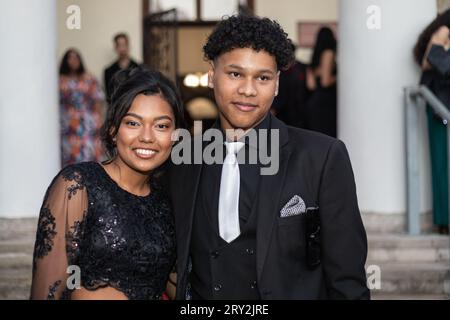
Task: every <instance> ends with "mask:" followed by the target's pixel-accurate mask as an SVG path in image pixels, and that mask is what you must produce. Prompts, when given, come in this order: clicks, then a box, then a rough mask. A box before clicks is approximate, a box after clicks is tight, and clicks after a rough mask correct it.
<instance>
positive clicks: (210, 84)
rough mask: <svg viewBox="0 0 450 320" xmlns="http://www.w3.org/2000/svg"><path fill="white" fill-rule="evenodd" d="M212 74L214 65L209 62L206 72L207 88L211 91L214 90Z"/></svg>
mask: <svg viewBox="0 0 450 320" xmlns="http://www.w3.org/2000/svg"><path fill="white" fill-rule="evenodd" d="M214 72H215V70H214V63H213V62H211V63H210V67H209V70H208V87H210V88H211V89H214V81H213V79H214Z"/></svg>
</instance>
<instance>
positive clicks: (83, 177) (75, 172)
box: [57, 161, 99, 184]
mask: <svg viewBox="0 0 450 320" xmlns="http://www.w3.org/2000/svg"><path fill="white" fill-rule="evenodd" d="M98 166H99V164H98V163H96V162H92V161H89V162H80V163H75V164H70V165H68V166H66V167H64V168H63V169H62V170H61V171H60V172H59V173H58V175H57V177H59V178H62V179H63V180H64V181H68V182H71V181H76V182H78V183H79V184H86V183H87V182H88V181H89V180H91V179H92V177H93V175H95V174H94V173H96V172H98Z"/></svg>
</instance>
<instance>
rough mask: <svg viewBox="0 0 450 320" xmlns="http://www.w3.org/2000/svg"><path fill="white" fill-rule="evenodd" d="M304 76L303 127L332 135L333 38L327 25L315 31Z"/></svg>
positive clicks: (333, 116) (334, 109)
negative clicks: (308, 92)
mask: <svg viewBox="0 0 450 320" xmlns="http://www.w3.org/2000/svg"><path fill="white" fill-rule="evenodd" d="M306 80H307V81H306V84H307V87H308V89H309V90H310V91H311V95H310V97H309V100H308V102H307V107H306V114H307V115H306V117H307V119H306V127H307V129H310V130H314V131H318V132H322V133H325V134H327V135H329V136H332V137H336V136H337V125H336V114H337V111H336V104H337V102H336V101H337V99H336V38H335V37H334V34H333V31H332V30H331V29H330V28H327V27H323V28H321V29H320V31H319V33H318V34H317V40H316V45H315V47H314V53H313V56H312V61H311V64H310V65H309V68H308V69H307V73H306Z"/></svg>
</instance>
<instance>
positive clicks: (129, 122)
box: [125, 120, 139, 127]
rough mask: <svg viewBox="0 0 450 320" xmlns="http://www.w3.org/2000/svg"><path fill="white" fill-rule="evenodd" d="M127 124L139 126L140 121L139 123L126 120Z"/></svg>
mask: <svg viewBox="0 0 450 320" xmlns="http://www.w3.org/2000/svg"><path fill="white" fill-rule="evenodd" d="M125 124H126V125H127V126H131V127H137V126H138V125H139V123H137V122H136V121H132V120H130V121H127V122H125Z"/></svg>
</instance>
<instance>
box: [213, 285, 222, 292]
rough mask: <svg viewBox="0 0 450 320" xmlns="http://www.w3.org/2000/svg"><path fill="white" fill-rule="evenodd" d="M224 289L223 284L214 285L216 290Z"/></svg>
mask: <svg viewBox="0 0 450 320" xmlns="http://www.w3.org/2000/svg"><path fill="white" fill-rule="evenodd" d="M221 289H222V285H221V284H216V285H215V286H214V291H220V290H221Z"/></svg>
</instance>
